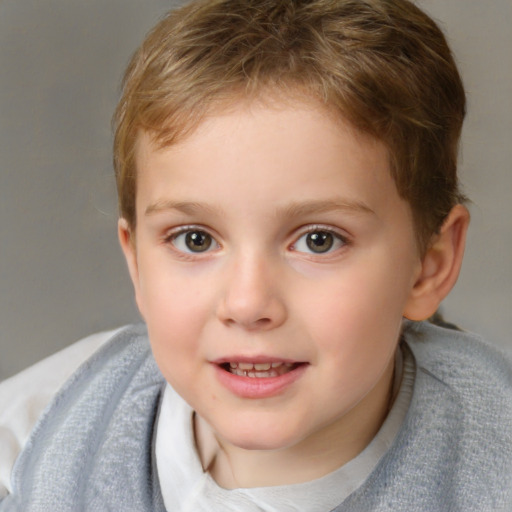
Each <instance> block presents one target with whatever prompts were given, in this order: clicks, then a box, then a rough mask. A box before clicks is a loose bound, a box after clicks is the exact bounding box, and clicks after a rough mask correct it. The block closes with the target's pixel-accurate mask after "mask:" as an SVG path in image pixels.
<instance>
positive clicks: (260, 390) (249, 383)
mask: <svg viewBox="0 0 512 512" xmlns="http://www.w3.org/2000/svg"><path fill="white" fill-rule="evenodd" d="M244 359H245V358H233V359H231V360H232V361H233V360H235V361H237V362H252V363H267V362H292V361H284V360H281V359H280V360H277V361H276V359H268V358H251V359H250V361H249V359H245V360H244ZM224 362H226V361H222V362H215V363H213V367H214V369H215V371H216V375H217V378H218V380H219V382H220V383H221V384H222V385H223V386H224V387H225V388H227V389H228V390H229V391H230V392H231V393H233V394H234V395H236V396H239V397H240V398H253V399H255V398H270V397H273V396H277V395H279V394H281V393H284V392H285V391H286V390H287V389H288V388H289V387H290V386H292V385H293V384H294V383H295V382H296V381H297V380H298V379H300V378H301V377H302V375H304V372H305V371H306V368H307V367H308V366H309V365H308V364H307V363H299V364H298V366H297V367H296V368H293V369H292V370H290V371H289V372H287V373H284V374H283V375H279V376H277V377H242V376H239V375H234V374H233V373H230V372H228V371H226V370H225V369H224V368H222V366H221V363H224Z"/></svg>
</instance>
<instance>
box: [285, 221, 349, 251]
mask: <svg viewBox="0 0 512 512" xmlns="http://www.w3.org/2000/svg"><path fill="white" fill-rule="evenodd" d="M315 233H325V234H328V235H330V236H332V238H333V242H332V245H331V246H330V247H328V248H327V250H326V251H324V252H321V251H318V252H315V251H314V250H310V251H309V250H308V251H297V249H296V248H297V245H298V243H299V242H300V241H301V240H302V239H303V238H304V237H307V236H308V235H312V234H315ZM305 243H306V244H307V242H305ZM337 243H338V244H340V246H338V247H335V245H337ZM350 244H351V241H350V239H349V238H348V237H347V236H345V235H342V234H340V233H339V232H338V231H336V230H334V229H332V228H330V227H327V226H321V225H315V226H310V227H308V228H307V229H306V230H305V231H303V232H302V233H301V234H300V235H299V236H298V237H297V238H296V239H295V242H293V243H292V244H291V246H290V248H291V249H292V250H294V251H296V252H301V253H303V254H309V255H310V256H313V257H315V256H316V257H328V256H330V255H331V254H333V253H335V252H337V251H339V250H340V249H343V248H344V247H347V246H349V245H350ZM333 247H334V248H333Z"/></svg>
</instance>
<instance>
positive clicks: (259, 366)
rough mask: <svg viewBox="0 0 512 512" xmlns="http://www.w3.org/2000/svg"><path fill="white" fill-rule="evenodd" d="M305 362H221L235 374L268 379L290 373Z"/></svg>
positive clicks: (222, 365) (225, 368) (228, 370)
mask: <svg viewBox="0 0 512 512" xmlns="http://www.w3.org/2000/svg"><path fill="white" fill-rule="evenodd" d="M303 364H305V363H283V362H274V363H242V362H230V363H223V364H221V365H220V366H221V368H222V369H223V370H225V371H227V372H229V373H231V374H233V375H238V376H239V377H250V378H258V379H266V378H270V377H280V376H281V375H284V374H285V373H289V372H291V371H293V370H295V369H296V368H298V367H299V366H301V365H303Z"/></svg>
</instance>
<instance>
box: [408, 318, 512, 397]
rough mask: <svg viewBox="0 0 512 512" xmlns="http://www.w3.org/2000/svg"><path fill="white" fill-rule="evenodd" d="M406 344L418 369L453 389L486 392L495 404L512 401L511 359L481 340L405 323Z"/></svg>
mask: <svg viewBox="0 0 512 512" xmlns="http://www.w3.org/2000/svg"><path fill="white" fill-rule="evenodd" d="M404 336H405V339H406V342H407V343H408V344H409V346H410V347H411V349H412V352H413V354H414V356H415V358H416V362H417V365H418V369H419V370H420V371H423V372H425V371H427V372H429V373H430V374H432V375H433V376H435V377H436V378H437V379H439V380H441V381H443V382H444V383H445V384H447V385H449V386H451V387H452V389H460V390H461V391H462V390H463V389H472V390H476V389H478V390H480V391H484V390H488V391H489V392H491V393H492V396H493V398H494V400H497V399H499V397H500V396H503V397H504V398H506V399H507V400H511V399H512V394H511V391H512V359H511V357H510V354H507V353H505V352H503V351H500V350H499V349H498V348H497V347H495V346H493V345H491V344H490V343H488V342H487V341H485V340H484V339H483V338H481V337H480V336H478V335H476V334H472V333H469V332H465V331H461V330H457V329H452V328H444V327H439V326H436V325H432V324H430V323H428V322H420V323H408V324H407V325H406V327H405V329H404Z"/></svg>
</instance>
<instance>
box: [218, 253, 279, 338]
mask: <svg viewBox="0 0 512 512" xmlns="http://www.w3.org/2000/svg"><path fill="white" fill-rule="evenodd" d="M225 270H226V273H225V275H224V279H225V281H224V283H225V286H224V288H223V289H224V292H223V296H222V297H221V299H220V301H219V304H218V310H217V316H218V318H219V319H220V320H221V321H222V322H223V323H224V324H225V325H228V326H238V327H241V328H243V329H246V330H248V331H258V330H262V331H265V330H270V329H275V328H276V327H279V326H280V325H282V324H283V323H284V321H285V320H286V316H287V311H286V305H285V302H284V300H283V297H282V295H281V293H280V291H279V290H280V278H279V271H278V269H277V268H275V265H273V264H272V262H270V261H269V259H268V258H267V259H265V258H264V257H261V256H260V257H258V256H255V255H249V256H245V257H239V258H237V259H236V261H233V262H232V263H231V265H230V268H228V269H225Z"/></svg>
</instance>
